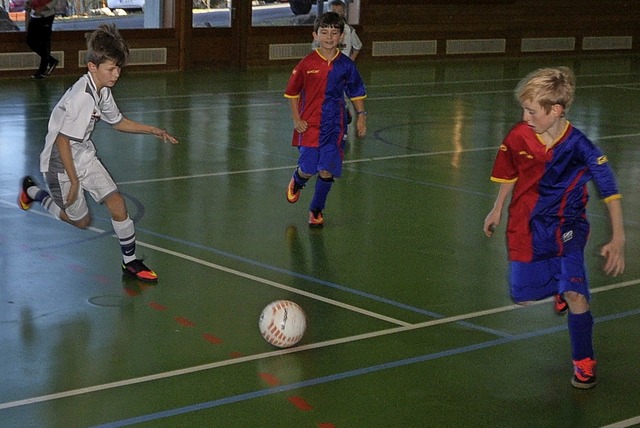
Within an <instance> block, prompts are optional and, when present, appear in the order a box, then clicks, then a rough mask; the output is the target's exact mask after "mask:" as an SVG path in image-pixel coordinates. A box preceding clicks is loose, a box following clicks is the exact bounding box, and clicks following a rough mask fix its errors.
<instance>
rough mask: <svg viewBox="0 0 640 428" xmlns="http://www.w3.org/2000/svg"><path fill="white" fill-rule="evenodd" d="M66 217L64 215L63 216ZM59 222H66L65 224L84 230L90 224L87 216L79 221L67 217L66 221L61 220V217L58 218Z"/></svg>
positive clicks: (89, 217) (89, 218)
mask: <svg viewBox="0 0 640 428" xmlns="http://www.w3.org/2000/svg"><path fill="white" fill-rule="evenodd" d="M65 217H66V214H65ZM60 219H61V220H63V221H66V222H67V223H69V224H71V225H73V226H75V227H77V228H78V229H86V228H87V227H89V225H90V224H91V216H90V215H87V216H84V217H82V218H81V219H80V220H71V219H70V218H69V217H66V219H64V218H62V216H61V217H60Z"/></svg>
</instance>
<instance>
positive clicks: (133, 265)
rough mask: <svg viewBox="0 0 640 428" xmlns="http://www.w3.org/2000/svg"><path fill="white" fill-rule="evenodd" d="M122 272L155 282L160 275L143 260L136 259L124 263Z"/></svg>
mask: <svg viewBox="0 0 640 428" xmlns="http://www.w3.org/2000/svg"><path fill="white" fill-rule="evenodd" d="M122 272H123V273H125V274H127V275H129V276H132V277H134V278H137V279H139V280H142V281H149V282H155V281H157V280H158V275H156V273H155V272H154V271H152V270H151V269H149V268H148V267H146V266H145V265H144V263H142V260H138V259H135V260H133V261H130V262H129V263H126V264H125V263H122Z"/></svg>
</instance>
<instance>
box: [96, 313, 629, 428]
mask: <svg viewBox="0 0 640 428" xmlns="http://www.w3.org/2000/svg"><path fill="white" fill-rule="evenodd" d="M635 315H640V309H634V310H631V311H627V312H622V313H618V314H612V315H606V316H603V317H598V318H597V319H596V320H595V322H596V323H602V322H607V321H613V320H618V319H622V318H627V317H630V316H635ZM566 329H567V327H566V326H556V327H551V328H546V329H543V330H537V331H533V332H529V333H522V334H517V335H513V336H511V337H508V338H506V337H505V338H500V339H494V340H489V341H487V342H482V343H478V344H475V345H468V346H463V347H460V348H455V349H450V350H446V351H441V352H435V353H433V354H426V355H421V356H418V357H412V358H406V359H403V360H398V361H393V362H389V363H383V364H377V365H374V366H369V367H363V368H360V369H355V370H350V371H347V372H342V373H336V374H333V375H328V376H323V377H319V378H315V379H309V380H305V381H301V382H296V383H292V384H289V385H280V386H276V387H273V388H268V389H264V390H260V391H254V392H248V393H244V394H238V395H234V396H231V397H225V398H221V399H218V400H213V401H208V402H205V403H199V404H193V405H190V406H184V407H179V408H176V409H171V410H165V411H161V412H156V413H150V414H147V415H143V416H137V417H134V418H129V419H123V420H120V421H116V422H110V423H106V424H102V425H97V426H95V427H93V428H116V427H123V426H128V425H133V424H137V423H143V422H150V421H154V420H158V419H163V418H168V417H172V416H178V415H183V414H186V413H191V412H197V411H199V410H205V409H212V408H214V407H220V406H224V405H227V404H232V403H239V402H242V401H248V400H253V399H255V398H261V397H266V396H269V395H273V394H279V393H282V392H287V391H292V390H296V389H301V388H307V387H310V386H315V385H321V384H325V383H329V382H335V381H338V380H343V379H349V378H352V377H357V376H363V375H367V374H370V373H375V372H379V371H383V370H389V369H394V368H398V367H404V366H408V365H412V364H418V363H423V362H426V361H433V360H437V359H439V358H445V357H451V356H455V355H460V354H465V353H468V352H474V351H478V350H482V349H487V348H492V347H495V346H500V345H504V344H507V343H512V342H517V341H521V340H526V339H532V338H536V337H541V336H546V335H549V334H553V333H558V332H560V331H562V330H566Z"/></svg>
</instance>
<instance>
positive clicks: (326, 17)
mask: <svg viewBox="0 0 640 428" xmlns="http://www.w3.org/2000/svg"><path fill="white" fill-rule="evenodd" d="M320 28H337V29H339V30H340V33H343V32H344V19H342V17H341V16H340V15H338V14H337V13H335V12H325V13H323V14H322V16H321V17H320V19H318V20H316V23H315V25H314V28H313V31H315V32H316V33H317V32H318V29H320Z"/></svg>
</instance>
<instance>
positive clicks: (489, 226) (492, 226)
mask: <svg viewBox="0 0 640 428" xmlns="http://www.w3.org/2000/svg"><path fill="white" fill-rule="evenodd" d="M499 224H500V212H496V211H495V210H491V212H490V213H489V214H487V217H486V218H485V219H484V226H483V227H482V230H483V231H484V234H485V235H487V236H488V237H491V236H492V235H493V232H495V230H496V227H498V225H499Z"/></svg>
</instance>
